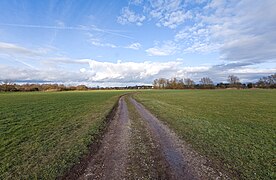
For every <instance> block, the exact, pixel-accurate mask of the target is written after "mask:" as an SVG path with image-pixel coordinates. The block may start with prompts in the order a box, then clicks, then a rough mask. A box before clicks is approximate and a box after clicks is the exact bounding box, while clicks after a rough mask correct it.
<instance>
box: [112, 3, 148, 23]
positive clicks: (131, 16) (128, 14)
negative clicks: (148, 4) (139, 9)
mask: <svg viewBox="0 0 276 180" xmlns="http://www.w3.org/2000/svg"><path fill="white" fill-rule="evenodd" d="M145 19H146V17H145V16H144V15H139V14H136V13H135V12H134V11H132V10H130V9H129V8H128V7H124V8H123V9H122V12H121V15H120V16H119V17H117V22H118V23H120V24H123V25H124V24H128V23H135V24H136V25H138V26H141V25H142V24H143V21H144V20H145Z"/></svg>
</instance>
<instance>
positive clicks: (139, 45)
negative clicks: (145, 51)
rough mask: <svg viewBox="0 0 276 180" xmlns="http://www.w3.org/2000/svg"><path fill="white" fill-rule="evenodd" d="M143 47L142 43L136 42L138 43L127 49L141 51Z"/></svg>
mask: <svg viewBox="0 0 276 180" xmlns="http://www.w3.org/2000/svg"><path fill="white" fill-rule="evenodd" d="M141 46H142V45H141V44H140V43H138V42H136V43H132V44H130V45H128V46H126V48H128V49H133V50H139V49H140V48H141Z"/></svg>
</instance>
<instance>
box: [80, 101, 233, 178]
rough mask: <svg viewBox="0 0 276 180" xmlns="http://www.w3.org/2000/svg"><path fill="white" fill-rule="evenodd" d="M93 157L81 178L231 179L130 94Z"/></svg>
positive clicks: (121, 105)
mask: <svg viewBox="0 0 276 180" xmlns="http://www.w3.org/2000/svg"><path fill="white" fill-rule="evenodd" d="M93 156H94V157H93V158H91V161H90V162H89V163H88V166H87V168H86V170H85V173H84V174H82V175H81V176H79V178H78V179H106V180H107V179H108V180H110V179H116V180H117V179H181V180H182V179H189V180H190V179H228V178H227V176H224V175H222V173H219V172H217V171H215V170H213V169H212V168H210V167H209V166H207V164H208V161H207V160H206V159H205V158H204V157H202V156H200V155H198V154H197V153H196V152H195V151H193V150H192V148H190V146H189V145H187V144H185V142H183V141H181V140H180V139H179V138H178V137H177V136H176V134H174V133H173V132H172V131H171V130H170V129H169V128H168V127H167V126H166V125H164V124H163V123H162V122H160V121H159V120H158V119H157V118H156V117H154V116H153V115H152V114H151V113H150V112H149V111H148V110H146V109H145V108H144V107H143V106H142V105H141V104H140V103H138V102H137V101H136V100H134V99H132V98H131V97H128V96H124V97H122V98H120V100H119V105H118V110H117V113H116V115H115V117H114V118H113V120H112V121H111V122H110V124H109V127H108V129H107V133H106V134H105V136H104V137H103V139H102V141H101V145H100V147H99V150H98V152H97V153H96V154H95V155H93Z"/></svg>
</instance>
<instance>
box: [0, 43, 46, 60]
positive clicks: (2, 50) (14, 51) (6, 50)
mask: <svg viewBox="0 0 276 180" xmlns="http://www.w3.org/2000/svg"><path fill="white" fill-rule="evenodd" d="M46 52H47V49H45V48H40V49H36V50H31V49H28V48H25V47H22V46H19V45H16V44H12V43H6V42H0V54H6V55H10V56H13V57H18V56H27V57H33V56H38V55H42V54H45V53H46Z"/></svg>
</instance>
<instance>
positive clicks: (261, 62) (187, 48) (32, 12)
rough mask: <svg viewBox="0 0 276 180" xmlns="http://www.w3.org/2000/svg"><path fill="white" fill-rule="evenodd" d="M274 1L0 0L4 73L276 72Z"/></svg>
mask: <svg viewBox="0 0 276 180" xmlns="http://www.w3.org/2000/svg"><path fill="white" fill-rule="evenodd" d="M275 17H276V1H275V0H256V1H253V0H186V1H184V0H183V1H182V0H153V1H145V0H129V1H123V0H122V1H116V0H101V1H100V0H99V1H98V0H66V1H61V0H49V1H37V0H1V1H0V80H5V79H10V80H12V81H14V82H16V81H20V82H52V83H64V84H68V85H69V84H86V85H88V86H96V85H100V86H117V85H120V86H125V85H136V84H151V82H152V81H153V80H154V79H155V78H160V77H165V78H172V77H177V78H192V79H193V80H194V81H196V82H198V81H199V80H200V78H201V77H206V76H208V77H210V78H211V79H213V81H214V82H221V81H223V82H225V81H226V79H227V76H228V75H231V74H234V75H237V76H238V77H239V78H240V80H241V81H242V82H249V81H256V80H258V79H259V78H260V77H262V76H267V75H270V74H273V73H275V72H276V18H275Z"/></svg>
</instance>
